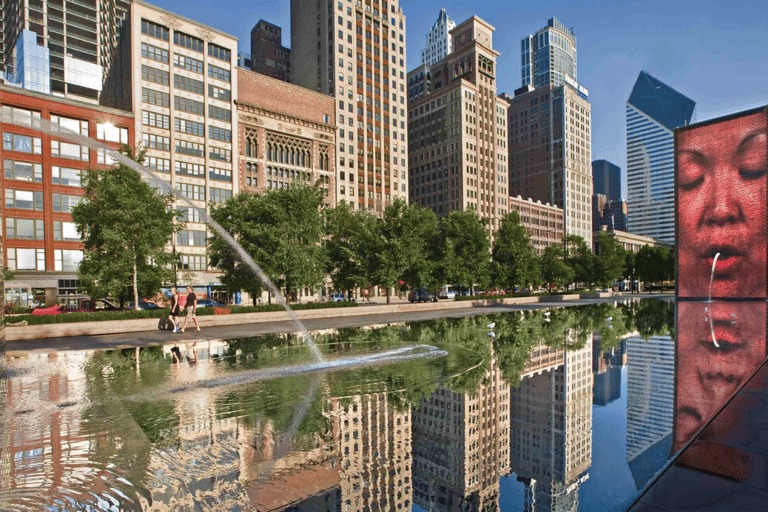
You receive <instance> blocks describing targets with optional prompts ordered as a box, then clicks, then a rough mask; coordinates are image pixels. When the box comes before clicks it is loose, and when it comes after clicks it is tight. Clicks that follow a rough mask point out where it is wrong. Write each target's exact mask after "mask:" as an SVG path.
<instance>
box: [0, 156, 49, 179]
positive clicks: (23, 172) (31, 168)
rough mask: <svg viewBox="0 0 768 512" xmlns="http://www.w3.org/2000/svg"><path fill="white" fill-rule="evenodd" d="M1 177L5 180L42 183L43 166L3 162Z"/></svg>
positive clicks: (29, 163) (12, 161)
mask: <svg viewBox="0 0 768 512" xmlns="http://www.w3.org/2000/svg"><path fill="white" fill-rule="evenodd" d="M3 175H4V176H5V179H7V180H17V181H28V182H30V183H42V182H43V164H36V163H32V162H18V161H16V160H3Z"/></svg>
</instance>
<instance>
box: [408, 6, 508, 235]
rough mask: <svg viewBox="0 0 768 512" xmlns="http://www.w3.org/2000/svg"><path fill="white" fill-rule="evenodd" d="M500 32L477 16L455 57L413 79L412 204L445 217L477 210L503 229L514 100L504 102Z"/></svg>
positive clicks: (459, 34)
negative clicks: (499, 91) (496, 35)
mask: <svg viewBox="0 0 768 512" xmlns="http://www.w3.org/2000/svg"><path fill="white" fill-rule="evenodd" d="M493 31H494V28H493V27H492V26H491V25H489V24H488V23H486V22H485V21H483V20H481V19H480V18H478V17H477V16H473V17H471V18H469V19H468V20H466V21H464V22H463V23H461V24H460V25H458V26H457V27H456V28H454V29H453V30H452V31H451V36H452V37H453V51H452V52H451V53H450V54H449V55H448V56H447V57H445V58H444V59H442V60H440V61H438V62H437V63H435V64H433V65H432V66H427V65H422V66H419V67H418V68H416V69H414V70H412V71H410V72H409V73H408V134H409V140H410V146H409V151H408V163H409V187H411V188H410V194H411V195H410V197H411V202H418V203H419V204H421V205H422V206H425V207H427V208H432V210H433V211H434V212H435V213H437V214H438V215H447V214H448V213H449V212H451V211H452V210H475V211H476V212H477V213H478V215H480V217H483V218H486V219H488V220H489V227H490V228H491V229H495V228H497V227H498V225H499V219H501V218H502V217H503V216H504V215H505V214H506V213H507V212H508V211H509V189H508V188H507V187H508V185H507V180H508V173H507V172H508V167H507V158H508V155H507V152H506V148H505V147H504V146H505V143H506V123H507V107H508V104H507V102H506V101H505V100H504V99H502V98H498V97H497V96H496V58H497V57H498V56H499V53H498V52H497V51H495V50H494V49H493V42H492V37H493Z"/></svg>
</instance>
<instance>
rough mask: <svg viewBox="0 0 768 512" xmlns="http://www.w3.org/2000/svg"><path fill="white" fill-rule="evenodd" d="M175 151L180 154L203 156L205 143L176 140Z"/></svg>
mask: <svg viewBox="0 0 768 512" xmlns="http://www.w3.org/2000/svg"><path fill="white" fill-rule="evenodd" d="M176 152H177V153H180V154H182V155H190V156H199V157H204V156H205V145H204V144H198V143H197V142H188V141H185V140H177V141H176Z"/></svg>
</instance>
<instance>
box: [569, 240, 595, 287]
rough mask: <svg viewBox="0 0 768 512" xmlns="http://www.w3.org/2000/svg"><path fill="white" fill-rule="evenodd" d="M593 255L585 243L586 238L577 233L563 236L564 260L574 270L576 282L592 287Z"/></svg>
mask: <svg viewBox="0 0 768 512" xmlns="http://www.w3.org/2000/svg"><path fill="white" fill-rule="evenodd" d="M594 257H595V255H594V254H593V253H592V251H591V250H590V248H589V246H588V245H587V242H586V240H584V239H583V238H582V237H580V236H577V235H568V236H566V237H565V262H566V263H567V264H568V265H570V267H571V268H572V269H573V272H574V279H575V281H576V282H577V283H583V284H585V285H586V286H587V287H588V288H591V287H592V282H593V280H594V279H593V275H594Z"/></svg>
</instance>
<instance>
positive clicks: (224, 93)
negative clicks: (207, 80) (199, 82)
mask: <svg viewBox="0 0 768 512" xmlns="http://www.w3.org/2000/svg"><path fill="white" fill-rule="evenodd" d="M208 97H209V98H213V99H215V100H220V101H229V100H230V99H231V97H232V95H231V93H230V91H229V89H224V88H222V87H216V86H215V85H210V84H208Z"/></svg>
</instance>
